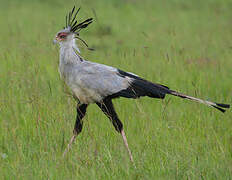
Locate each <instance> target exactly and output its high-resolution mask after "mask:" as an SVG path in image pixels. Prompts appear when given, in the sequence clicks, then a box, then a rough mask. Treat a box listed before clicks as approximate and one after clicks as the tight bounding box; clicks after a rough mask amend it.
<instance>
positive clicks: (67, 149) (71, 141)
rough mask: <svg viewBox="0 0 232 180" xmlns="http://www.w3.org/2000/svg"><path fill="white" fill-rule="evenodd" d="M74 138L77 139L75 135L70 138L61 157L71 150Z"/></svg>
mask: <svg viewBox="0 0 232 180" xmlns="http://www.w3.org/2000/svg"><path fill="white" fill-rule="evenodd" d="M76 137H77V134H74V135H73V136H72V138H71V140H70V142H69V144H68V146H67V148H66V149H65V151H64V153H63V157H64V156H65V155H66V153H67V152H68V151H69V149H70V148H71V145H72V143H73V142H74V140H75V139H76Z"/></svg>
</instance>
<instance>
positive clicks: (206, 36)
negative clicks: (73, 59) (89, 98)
mask: <svg viewBox="0 0 232 180" xmlns="http://www.w3.org/2000/svg"><path fill="white" fill-rule="evenodd" d="M74 4H75V5H76V6H81V8H82V9H81V11H80V14H79V15H78V18H80V20H84V19H85V18H88V17H93V18H94V23H92V24H91V25H90V26H89V27H88V29H86V30H83V31H82V32H81V37H82V38H83V39H85V40H86V41H87V43H88V45H89V46H90V47H91V48H94V49H95V51H88V50H87V49H86V48H85V46H84V45H80V46H81V51H82V56H83V57H85V58H86V59H88V60H91V61H94V62H98V63H103V64H107V65H111V66H115V67H117V68H120V69H122V70H125V71H130V72H133V73H136V74H138V75H140V76H141V77H144V78H145V79H148V80H151V81H153V82H157V83H161V84H164V85H166V86H168V87H170V88H171V89H174V90H178V91H181V92H183V93H186V94H189V95H194V96H197V97H199V98H203V99H206V100H212V101H216V102H223V103H229V104H232V99H231V95H232V86H231V77H232V75H231V67H232V41H231V39H232V33H231V32H232V23H231V18H232V13H231V7H232V3H231V2H229V1H226V0H224V1H219V0H218V1H216V0H207V1H200V0H196V1H195V0H190V1H184V0H171V1H153V0H145V1H139V0H112V1H108V0H101V1H93V0H92V1H90V0H86V1H85V0H82V1H61V0H57V1H55V0H50V1H45V0H38V1H29V0H21V1H16V0H12V1H3V2H1V6H0V26H1V28H0V34H1V35H0V42H1V43H0V49H1V50H0V139H1V140H0V172H1V173H0V179H231V178H232V146H231V144H232V133H231V132H232V121H231V119H232V113H231V110H228V111H227V112H226V113H225V114H223V113H221V112H219V111H217V110H215V109H213V108H210V107H207V106H204V105H201V104H197V103H195V102H190V101H188V100H183V99H180V98H177V97H171V96H167V97H166V98H165V100H163V101H162V100H156V99H150V98H142V99H139V100H131V99H123V98H120V99H116V100H114V104H115V107H116V110H117V112H118V114H119V117H120V119H121V120H122V122H123V123H124V129H125V132H126V135H127V137H128V142H129V146H130V148H131V150H132V154H133V156H134V160H135V163H136V166H137V168H136V169H135V168H134V167H133V165H132V164H131V163H130V160H129V157H128V154H127V151H126V149H125V147H124V146H123V142H122V139H121V136H120V135H119V134H118V133H117V132H116V131H115V130H114V128H113V126H112V124H111V123H110V122H109V120H108V119H107V118H106V117H105V116H104V114H103V113H102V112H101V111H100V110H99V109H98V107H97V106H96V105H91V106H90V107H89V108H88V111H87V116H86V117H85V119H84V128H83V132H82V133H81V134H80V136H78V138H77V141H76V143H75V144H74V145H73V146H72V149H71V151H70V152H69V153H68V155H67V157H66V158H64V159H63V158H62V153H63V151H64V149H65V147H66V145H67V143H68V141H69V139H70V137H71V135H72V130H73V126H74V123H75V115H76V112H75V106H76V102H75V101H74V100H73V99H72V97H71V96H70V95H69V94H68V93H67V91H68V90H67V89H66V88H65V86H64V84H63V83H62V81H61V79H60V78H59V73H58V60H59V49H58V47H57V46H54V45H53V44H52V40H53V39H54V36H55V34H56V32H57V31H59V30H60V29H61V28H62V27H63V26H64V23H65V21H64V20H65V14H66V13H67V11H69V10H70V9H71V8H72V7H73V5H74ZM79 44H80V42H79Z"/></svg>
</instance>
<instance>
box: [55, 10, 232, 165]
mask: <svg viewBox="0 0 232 180" xmlns="http://www.w3.org/2000/svg"><path fill="white" fill-rule="evenodd" d="M79 11H80V8H78V9H77V10H76V8H75V6H74V7H73V8H72V10H71V11H70V12H69V13H68V14H67V15H66V18H65V21H66V23H65V27H64V28H63V29H62V30H60V31H59V32H57V34H56V36H55V39H54V43H58V44H59V46H60V51H59V56H60V57H59V73H60V76H61V78H62V79H63V81H64V82H65V83H66V84H67V86H68V87H69V88H70V90H71V92H72V95H73V97H74V99H75V100H76V101H77V107H76V111H77V115H76V122H75V125H74V129H73V136H72V137H71V140H70V142H69V144H68V146H67V148H66V149H65V151H64V153H63V156H65V154H66V153H67V152H68V151H69V149H70V148H71V145H72V143H73V142H74V141H75V139H76V137H77V136H78V135H79V134H80V133H81V131H82V127H83V118H84V116H85V115H86V111H87V108H88V106H89V105H90V104H97V106H98V107H99V108H100V109H101V111H102V112H103V113H104V114H105V115H106V116H107V117H108V118H109V120H110V121H111V123H112V124H113V126H114V128H115V130H116V131H117V132H118V133H120V134H121V136H122V139H123V142H124V145H125V147H126V149H127V151H128V154H129V158H130V161H131V162H133V163H134V159H133V156H132V152H131V150H130V148H129V146H128V141H127V138H126V135H125V132H124V129H123V124H122V122H121V120H120V119H119V117H118V115H117V113H116V111H115V108H114V105H113V102H112V100H113V99H115V98H119V97H123V98H132V99H137V98H140V97H143V96H147V97H150V98H157V99H164V98H165V96H166V95H172V96H177V97H180V98H184V99H188V100H192V101H196V102H198V103H202V104H205V105H208V106H210V107H213V108H216V109H217V110H219V111H221V112H225V111H226V109H227V108H230V105H229V104H222V103H216V102H211V101H207V100H203V99H199V98H196V97H193V96H189V95H186V94H183V93H180V92H177V91H175V90H172V89H170V88H169V87H167V86H165V85H161V84H158V83H153V82H151V81H148V80H146V79H144V78H142V77H140V76H138V75H136V74H133V73H131V72H126V71H123V70H120V69H118V68H115V67H111V66H107V65H104V64H99V63H95V62H91V61H88V60H85V59H84V58H83V57H82V56H81V55H80V49H79V48H78V45H77V43H76V40H77V39H79V40H81V42H83V43H84V44H85V45H86V46H87V47H88V45H87V43H86V42H85V41H84V40H83V39H81V38H80V31H81V30H83V29H85V28H87V27H88V26H89V25H90V24H91V23H92V22H93V18H88V19H86V20H84V21H82V22H81V23H78V21H77V20H76V17H77V14H78V12H79Z"/></svg>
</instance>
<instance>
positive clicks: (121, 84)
mask: <svg viewBox="0 0 232 180" xmlns="http://www.w3.org/2000/svg"><path fill="white" fill-rule="evenodd" d="M74 72H75V80H74V82H78V84H77V85H78V86H81V88H83V89H90V90H91V91H94V92H95V93H97V94H99V95H101V96H102V97H106V96H109V95H112V94H115V93H117V92H119V91H122V90H124V89H127V88H128V87H129V86H130V82H132V78H130V77H127V76H123V75H121V74H120V73H119V70H118V69H117V68H114V67H110V66H106V65H103V64H98V63H93V62H89V61H83V62H82V63H81V65H78V66H77V67H75V70H74Z"/></svg>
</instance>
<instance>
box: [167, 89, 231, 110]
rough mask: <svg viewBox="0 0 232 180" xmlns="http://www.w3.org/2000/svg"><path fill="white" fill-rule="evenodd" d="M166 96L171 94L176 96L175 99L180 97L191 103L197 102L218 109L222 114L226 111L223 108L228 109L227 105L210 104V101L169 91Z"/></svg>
mask: <svg viewBox="0 0 232 180" xmlns="http://www.w3.org/2000/svg"><path fill="white" fill-rule="evenodd" d="M168 94H171V95H173V96H177V97H181V98H185V99H190V100H192V101H196V102H199V103H202V104H206V105H208V106H211V107H214V108H216V109H218V110H219V111H221V112H223V113H224V112H225V111H226V110H225V109H223V108H230V105H229V104H221V103H215V102H211V101H206V100H202V99H199V98H195V97H192V96H188V95H185V94H182V93H179V92H176V91H173V90H169V93H168Z"/></svg>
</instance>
